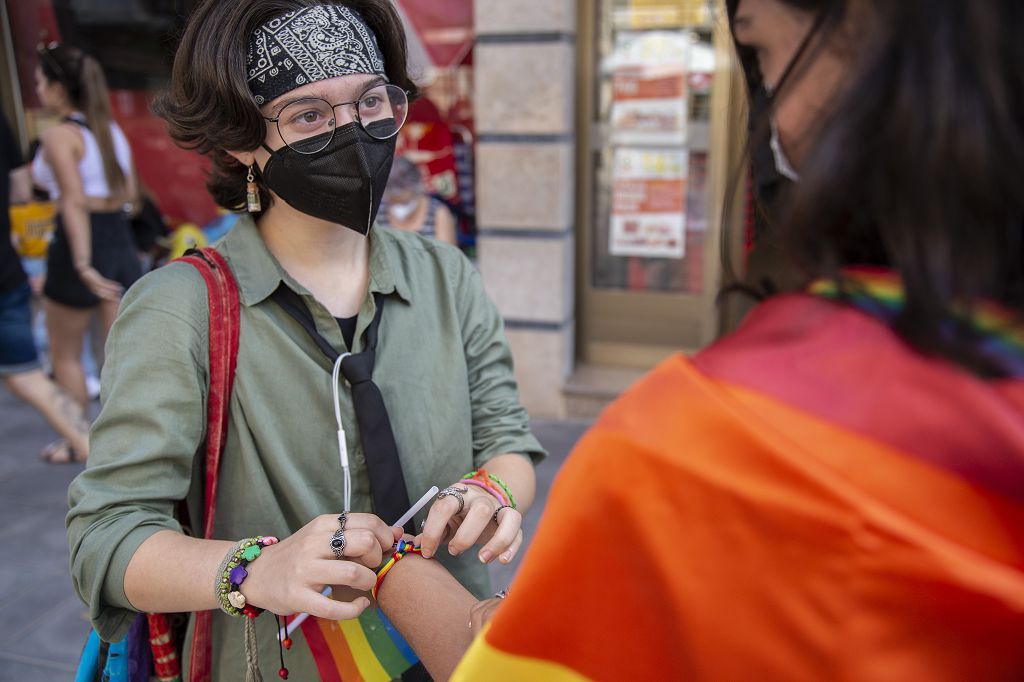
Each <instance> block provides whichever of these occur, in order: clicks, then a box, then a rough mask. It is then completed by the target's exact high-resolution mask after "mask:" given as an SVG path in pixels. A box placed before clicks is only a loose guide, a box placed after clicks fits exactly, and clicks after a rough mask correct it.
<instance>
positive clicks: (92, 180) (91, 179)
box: [32, 113, 132, 200]
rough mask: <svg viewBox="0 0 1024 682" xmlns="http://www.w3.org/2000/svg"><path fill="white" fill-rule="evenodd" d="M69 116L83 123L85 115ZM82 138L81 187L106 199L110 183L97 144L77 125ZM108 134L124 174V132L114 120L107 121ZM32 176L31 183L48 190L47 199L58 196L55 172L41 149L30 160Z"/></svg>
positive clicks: (127, 163)
mask: <svg viewBox="0 0 1024 682" xmlns="http://www.w3.org/2000/svg"><path fill="white" fill-rule="evenodd" d="M71 118H73V119H75V120H76V121H81V122H82V123H85V117H84V116H82V115H81V114H78V113H75V114H72V115H71ZM78 130H79V131H81V133H82V139H83V140H84V141H85V153H84V154H83V155H82V160H81V161H79V162H78V172H79V174H80V175H81V176H82V187H83V189H84V190H85V196H87V197H96V198H99V199H108V198H110V196H111V191H110V185H109V184H108V183H107V176H106V173H104V172H103V157H102V156H101V155H100V146H99V144H98V143H97V142H96V136H95V135H93V134H92V131H91V130H89V129H88V128H86V127H85V126H84V125H81V126H78ZM110 134H111V136H112V137H113V139H114V155H115V156H116V157H117V162H118V164H120V166H121V170H122V172H124V174H125V177H128V176H129V175H130V174H131V172H132V149H131V147H130V146H129V145H128V138H126V137H125V136H124V132H123V131H122V130H121V126H119V125H117V123H116V122H114V121H111V122H110ZM32 177H33V179H34V180H35V183H36V184H37V185H39V186H40V187H42V188H44V189H45V190H46V191H47V192H49V193H50V199H51V200H57V199H58V198H60V186H59V185H58V184H57V176H56V175H55V174H54V172H53V169H52V168H50V164H48V163H47V162H46V159H44V158H43V151H42V149H40V150H39V152H37V153H36V158H34V159H33V160H32Z"/></svg>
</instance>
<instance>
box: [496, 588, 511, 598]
mask: <svg viewBox="0 0 1024 682" xmlns="http://www.w3.org/2000/svg"><path fill="white" fill-rule="evenodd" d="M506 597H508V588H507V587H506V588H505V589H504V590H498V591H497V592H495V593H494V598H495V599H505V598H506Z"/></svg>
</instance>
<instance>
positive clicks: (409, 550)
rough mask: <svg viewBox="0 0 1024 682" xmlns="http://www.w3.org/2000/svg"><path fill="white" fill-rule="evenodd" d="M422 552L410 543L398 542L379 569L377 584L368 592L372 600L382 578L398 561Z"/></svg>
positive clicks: (378, 589)
mask: <svg viewBox="0 0 1024 682" xmlns="http://www.w3.org/2000/svg"><path fill="white" fill-rule="evenodd" d="M422 551H423V550H421V549H420V548H419V547H416V546H414V545H413V544H412V543H411V542H408V541H406V540H399V541H398V544H397V545H395V552H394V554H392V555H391V558H390V559H388V561H387V563H386V564H384V565H383V566H381V569H380V570H379V571H377V582H376V584H374V586H373V589H372V590H370V594H371V595H372V596H373V600H374V601H377V593H378V592H380V586H381V585H382V584H384V578H386V577H387V575H388V573H390V572H391V569H392V568H394V567H395V564H397V563H398V562H399V561H401V560H402V559H403V558H404V557H405V556H406V555H407V554H420V553H422Z"/></svg>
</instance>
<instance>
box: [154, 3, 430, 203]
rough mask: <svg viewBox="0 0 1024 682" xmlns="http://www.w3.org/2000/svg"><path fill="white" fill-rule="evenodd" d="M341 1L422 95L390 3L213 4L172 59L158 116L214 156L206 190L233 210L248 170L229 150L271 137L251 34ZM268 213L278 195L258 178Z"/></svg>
mask: <svg viewBox="0 0 1024 682" xmlns="http://www.w3.org/2000/svg"><path fill="white" fill-rule="evenodd" d="M323 4H340V5H345V6H346V7H349V8H350V9H352V10H354V11H355V12H356V13H358V14H359V16H361V17H362V19H363V21H365V22H366V24H367V25H368V26H369V27H370V29H371V30H372V31H373V32H374V34H375V35H376V36H377V41H378V43H379V44H380V49H381V52H382V53H383V56H384V64H385V70H386V71H387V76H388V80H389V81H390V82H391V83H393V84H394V85H397V86H399V87H401V88H403V89H405V90H406V91H408V92H409V93H410V95H409V98H410V100H412V99H414V98H415V96H416V86H415V84H414V83H413V82H412V80H411V79H410V77H409V74H408V73H407V71H406V64H407V47H406V40H405V30H404V28H403V26H402V21H401V19H400V18H399V16H398V14H397V12H396V11H395V9H394V7H392V5H391V2H390V0H247V1H246V2H227V1H225V0H207V1H206V2H204V3H202V4H201V5H200V6H199V7H197V8H196V10H195V11H194V12H193V13H192V16H191V17H189V21H188V26H187V27H186V29H185V33H184V35H183V36H182V39H181V43H180V45H179V46H178V51H177V54H176V55H175V58H174V70H173V73H172V76H171V85H170V88H169V89H168V90H167V91H166V92H164V93H162V94H161V95H160V96H158V97H157V99H156V101H155V102H154V104H153V111H154V112H155V113H156V114H157V115H158V116H160V117H162V118H163V119H165V120H166V121H167V123H168V129H169V131H170V134H171V137H172V138H173V139H174V140H175V141H176V142H177V143H178V144H179V145H181V146H183V147H185V148H187V149H194V150H196V151H198V152H199V153H201V154H206V155H209V156H210V157H211V158H212V160H213V169H212V172H211V174H210V177H209V180H208V181H207V188H208V189H209V191H210V194H211V195H213V198H214V201H216V202H217V203H218V204H219V205H220V206H223V207H224V208H227V209H229V210H241V209H243V208H244V206H245V190H246V175H247V169H246V168H245V167H244V166H243V165H242V164H241V163H239V162H238V161H237V160H236V159H235V158H234V157H232V156H231V155H230V154H228V153H227V151H225V150H229V149H230V150H239V151H245V150H252V149H256V148H257V147H259V146H260V144H261V143H262V142H263V140H264V138H265V137H266V134H267V127H266V122H265V121H264V120H263V117H262V115H261V114H260V111H259V109H258V108H257V105H256V102H255V100H254V99H253V96H252V93H250V92H249V87H248V85H247V82H246V75H247V67H246V53H247V50H248V42H249V36H250V35H252V33H253V31H255V30H256V29H257V28H259V27H260V26H262V25H263V24H265V23H267V22H268V21H270V20H271V19H273V18H275V17H279V16H281V15H282V14H286V13H287V12H291V11H294V10H297V9H301V8H303V7H310V6H313V5H323ZM256 183H257V186H258V187H259V191H260V200H261V203H262V205H263V208H264V210H266V208H267V207H269V206H270V205H271V204H272V201H273V200H272V198H271V195H270V193H269V192H268V191H267V188H266V187H265V186H264V184H263V183H262V181H261V180H260V178H259V176H258V175H257V177H256Z"/></svg>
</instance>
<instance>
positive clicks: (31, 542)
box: [0, 390, 587, 682]
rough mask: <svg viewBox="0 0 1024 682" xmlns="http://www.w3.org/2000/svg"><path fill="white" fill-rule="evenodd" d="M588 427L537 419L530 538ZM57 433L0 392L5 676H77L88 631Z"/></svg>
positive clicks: (4, 681) (0, 626) (0, 628)
mask: <svg viewBox="0 0 1024 682" xmlns="http://www.w3.org/2000/svg"><path fill="white" fill-rule="evenodd" d="M586 427H587V424H585V423H582V422H547V421H537V422H535V423H534V432H535V433H536V434H537V437H538V438H539V439H540V441H541V443H543V444H544V446H545V447H546V448H547V449H548V450H549V452H550V453H551V457H550V458H548V460H547V461H545V462H544V463H543V464H542V465H541V467H540V468H539V469H538V472H537V473H538V501H537V504H536V506H535V507H534V510H533V511H531V513H530V515H529V516H528V517H527V519H526V523H525V530H526V536H527V541H529V538H530V537H532V534H533V531H534V530H535V529H536V525H537V520H538V518H539V516H540V511H541V509H542V508H543V503H544V500H545V499H546V497H547V493H548V491H549V489H550V486H551V481H552V479H553V477H554V474H555V472H556V471H557V470H558V468H559V467H560V466H561V464H562V462H563V461H564V460H565V456H566V455H567V454H568V452H569V450H570V449H571V448H572V446H573V444H574V443H575V442H576V440H577V439H578V438H579V436H580V435H581V434H582V433H583V431H584V429H585V428H586ZM53 439H54V435H53V433H52V432H51V431H50V430H49V428H48V427H47V425H46V423H45V422H44V421H43V420H42V418H41V417H39V415H37V414H36V413H35V412H34V411H33V410H31V409H30V408H28V407H27V406H25V405H23V404H21V403H19V402H18V401H17V400H15V399H14V398H12V397H11V396H10V395H9V394H8V393H6V392H5V391H3V390H0V548H2V550H0V551H2V553H3V559H2V560H0V682H56V681H59V680H70V679H71V678H72V675H73V673H74V670H75V664H76V662H77V660H78V655H79V653H80V651H81V648H82V645H83V644H84V643H85V637H86V635H87V634H88V632H89V623H88V620H87V617H86V608H85V606H84V605H83V604H82V603H81V602H80V601H79V600H78V598H77V597H76V596H75V594H74V591H73V590H72V587H71V580H70V577H69V575H68V548H67V540H66V537H65V534H64V515H65V512H66V510H67V487H68V484H69V483H70V482H71V480H72V479H73V478H74V477H75V475H76V474H78V472H79V471H81V470H82V468H83V467H82V465H79V464H64V465H53V464H44V463H43V462H41V461H39V459H38V457H37V453H38V452H39V451H40V450H41V449H42V448H43V447H44V446H45V445H46V444H47V443H49V442H50V441H52V440H53ZM521 555H522V552H520V556H521ZM514 573H515V566H514V565H513V566H507V567H506V566H499V567H496V568H495V569H494V571H493V574H492V575H493V579H494V584H495V586H497V587H504V586H505V585H507V584H508V583H509V582H510V580H511V578H512V576H513V575H514Z"/></svg>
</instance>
